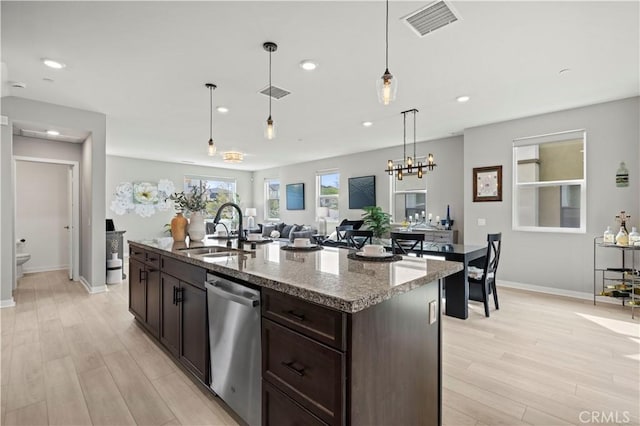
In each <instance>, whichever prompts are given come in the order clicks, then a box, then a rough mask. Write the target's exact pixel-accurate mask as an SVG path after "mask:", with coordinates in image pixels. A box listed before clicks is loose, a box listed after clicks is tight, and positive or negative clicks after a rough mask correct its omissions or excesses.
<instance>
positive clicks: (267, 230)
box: [262, 224, 276, 238]
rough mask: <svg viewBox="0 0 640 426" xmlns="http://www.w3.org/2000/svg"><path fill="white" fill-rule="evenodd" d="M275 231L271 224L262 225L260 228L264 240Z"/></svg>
mask: <svg viewBox="0 0 640 426" xmlns="http://www.w3.org/2000/svg"><path fill="white" fill-rule="evenodd" d="M275 230H276V226H275V225H273V224H264V225H263V226H262V236H263V237H265V238H269V237H270V236H271V233H272V232H273V231H275Z"/></svg>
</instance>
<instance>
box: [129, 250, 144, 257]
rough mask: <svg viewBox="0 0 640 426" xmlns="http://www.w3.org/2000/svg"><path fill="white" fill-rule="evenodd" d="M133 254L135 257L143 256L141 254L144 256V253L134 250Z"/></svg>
mask: <svg viewBox="0 0 640 426" xmlns="http://www.w3.org/2000/svg"><path fill="white" fill-rule="evenodd" d="M131 254H133V255H134V256H138V255H141V254H142V252H141V251H135V250H132V251H131Z"/></svg>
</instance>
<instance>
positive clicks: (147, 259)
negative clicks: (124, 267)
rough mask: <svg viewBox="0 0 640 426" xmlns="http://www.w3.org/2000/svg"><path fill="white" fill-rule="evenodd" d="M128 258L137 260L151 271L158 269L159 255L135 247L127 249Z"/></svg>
mask: <svg viewBox="0 0 640 426" xmlns="http://www.w3.org/2000/svg"><path fill="white" fill-rule="evenodd" d="M129 257H131V258H133V259H136V260H139V261H140V262H143V263H145V264H146V265H149V266H151V267H152V268H153V269H156V270H157V269H159V268H160V255H159V254H157V253H153V252H150V251H147V250H144V249H141V248H138V247H135V246H130V247H129Z"/></svg>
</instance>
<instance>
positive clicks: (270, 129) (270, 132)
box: [264, 116, 276, 140]
mask: <svg viewBox="0 0 640 426" xmlns="http://www.w3.org/2000/svg"><path fill="white" fill-rule="evenodd" d="M264 137H265V138H267V139H269V140H271V139H274V138H275V137H276V128H275V126H274V125H273V120H272V119H271V116H269V118H268V119H267V124H266V125H265V127H264Z"/></svg>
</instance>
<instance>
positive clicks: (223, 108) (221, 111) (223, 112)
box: [216, 106, 229, 114]
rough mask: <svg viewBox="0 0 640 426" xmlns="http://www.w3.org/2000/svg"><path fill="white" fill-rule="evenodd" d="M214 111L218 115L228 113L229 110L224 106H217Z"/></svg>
mask: <svg viewBox="0 0 640 426" xmlns="http://www.w3.org/2000/svg"><path fill="white" fill-rule="evenodd" d="M216 111H218V112H219V113H220V114H226V113H228V112H229V108H227V107H225V106H219V107H218V108H216Z"/></svg>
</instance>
